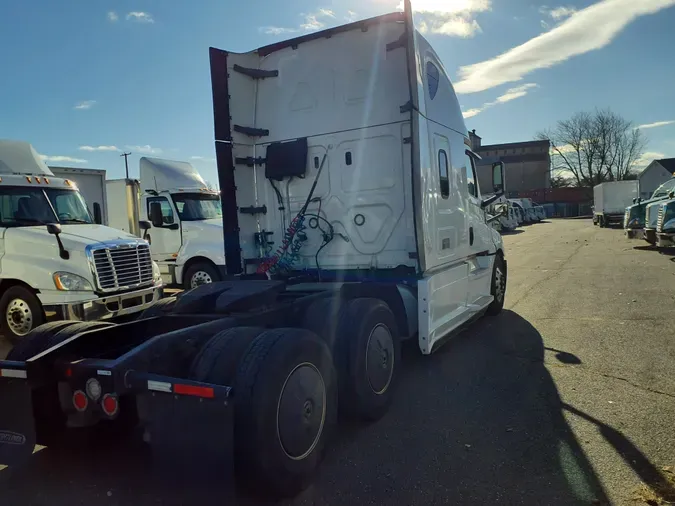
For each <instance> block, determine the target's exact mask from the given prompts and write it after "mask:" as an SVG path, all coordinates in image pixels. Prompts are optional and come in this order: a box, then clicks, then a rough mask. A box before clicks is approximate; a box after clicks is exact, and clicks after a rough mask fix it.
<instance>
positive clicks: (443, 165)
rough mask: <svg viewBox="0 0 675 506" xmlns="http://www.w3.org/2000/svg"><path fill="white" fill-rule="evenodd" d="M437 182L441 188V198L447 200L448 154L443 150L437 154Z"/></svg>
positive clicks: (448, 193) (448, 188)
mask: <svg viewBox="0 0 675 506" xmlns="http://www.w3.org/2000/svg"><path fill="white" fill-rule="evenodd" d="M438 180H439V183H440V187H441V197H443V198H444V199H447V198H448V196H449V195H450V176H449V174H448V154H447V153H446V152H445V150H443V149H441V150H440V151H439V152H438Z"/></svg>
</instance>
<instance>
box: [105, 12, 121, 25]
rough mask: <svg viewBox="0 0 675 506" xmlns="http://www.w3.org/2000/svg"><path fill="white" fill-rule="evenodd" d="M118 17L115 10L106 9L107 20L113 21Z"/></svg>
mask: <svg viewBox="0 0 675 506" xmlns="http://www.w3.org/2000/svg"><path fill="white" fill-rule="evenodd" d="M119 18H120V17H119V16H118V15H117V13H116V12H115V11H108V21H110V22H112V23H114V22H115V21H117V20H118V19H119Z"/></svg>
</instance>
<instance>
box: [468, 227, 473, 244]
mask: <svg viewBox="0 0 675 506" xmlns="http://www.w3.org/2000/svg"><path fill="white" fill-rule="evenodd" d="M469 246H473V227H469Z"/></svg>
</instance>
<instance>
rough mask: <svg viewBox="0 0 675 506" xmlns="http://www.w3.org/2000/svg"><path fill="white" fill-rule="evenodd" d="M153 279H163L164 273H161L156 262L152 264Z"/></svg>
mask: <svg viewBox="0 0 675 506" xmlns="http://www.w3.org/2000/svg"><path fill="white" fill-rule="evenodd" d="M152 279H153V280H154V281H159V280H160V279H162V273H161V272H159V265H158V264H157V262H154V261H153V262H152Z"/></svg>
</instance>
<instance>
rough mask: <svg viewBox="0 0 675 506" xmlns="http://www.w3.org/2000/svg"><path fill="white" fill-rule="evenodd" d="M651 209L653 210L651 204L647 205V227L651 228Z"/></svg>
mask: <svg viewBox="0 0 675 506" xmlns="http://www.w3.org/2000/svg"><path fill="white" fill-rule="evenodd" d="M650 210H651V206H647V207H645V227H647V228H651V226H650V225H651V220H650V219H649V215H650V212H649V211H650Z"/></svg>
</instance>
